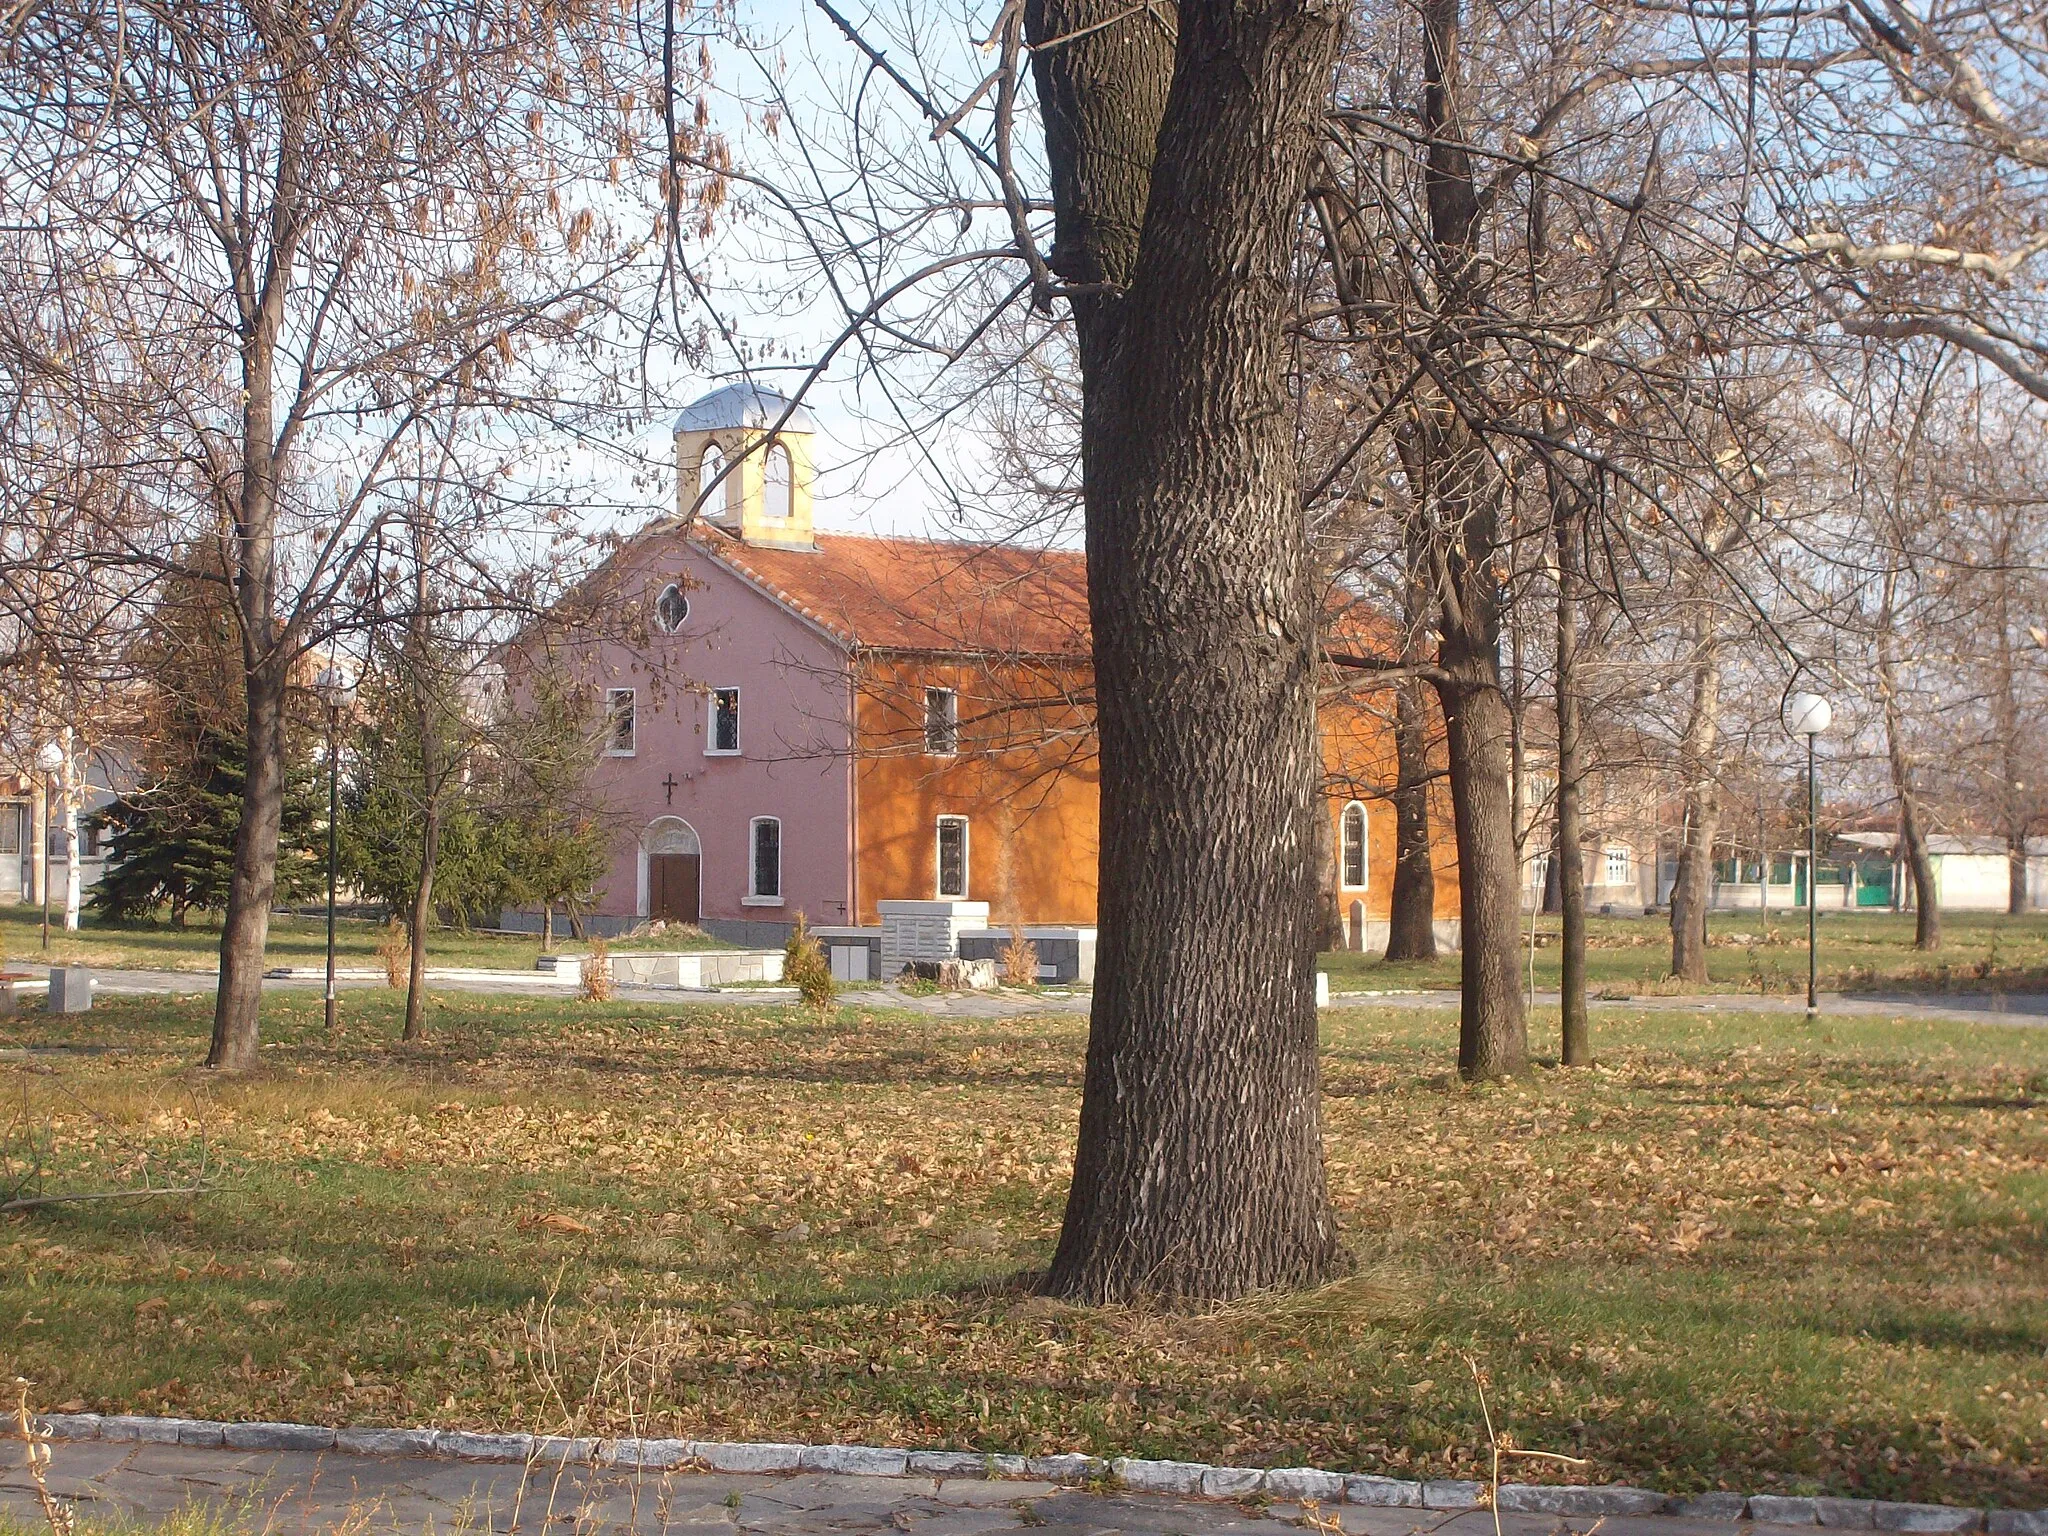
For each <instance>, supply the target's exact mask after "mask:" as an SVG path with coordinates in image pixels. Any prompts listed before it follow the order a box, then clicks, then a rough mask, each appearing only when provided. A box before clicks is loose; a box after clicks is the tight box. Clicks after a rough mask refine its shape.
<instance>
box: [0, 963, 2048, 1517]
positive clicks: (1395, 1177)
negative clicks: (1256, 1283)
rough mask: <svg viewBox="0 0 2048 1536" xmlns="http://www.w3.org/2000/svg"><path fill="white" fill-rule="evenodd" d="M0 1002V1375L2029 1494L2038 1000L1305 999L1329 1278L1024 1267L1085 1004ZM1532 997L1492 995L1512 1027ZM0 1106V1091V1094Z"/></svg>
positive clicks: (1055, 1155) (2046, 1076)
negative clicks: (16, 1184)
mask: <svg viewBox="0 0 2048 1536" xmlns="http://www.w3.org/2000/svg"><path fill="white" fill-rule="evenodd" d="M343 1005H344V1010H345V1013H344V1022H343V1030H342V1033H341V1035H340V1037H339V1038H336V1039H329V1038H327V1037H326V1036H325V1035H324V1033H323V1031H322V1029H321V1026H320V1019H319V1002H318V1000H317V999H314V998H300V997H296V996H277V995H273V996H269V997H266V998H265V999H264V1008H265V1013H266V1020H267V1026H266V1027H267V1033H268V1037H269V1040H268V1043H267V1045H266V1047H265V1049H264V1053H263V1054H264V1061H265V1070H264V1071H263V1072H262V1073H260V1074H259V1075H257V1076H255V1077H253V1078H251V1079H248V1080H239V1081H238V1080H217V1079H212V1078H209V1077H207V1076H205V1075H204V1074H202V1073H199V1072H196V1071H194V1070H193V1069H192V1065H191V1064H192V1063H193V1062H194V1061H196V1060H197V1059H198V1057H199V1056H200V1054H201V1052H202V1049H203V1041H204V1036H205V1031H206V1024H207V1008H208V1006H209V1005H208V1002H207V1000H206V999H204V998H177V999H126V998H119V999H112V1000H109V1001H106V1002H104V1003H102V1004H101V1005H100V1006H98V1007H96V1008H95V1009H94V1010H93V1012H92V1013H90V1014H88V1015H80V1016H73V1017H70V1018H49V1017H45V1016H43V1015H41V1014H28V1015H24V1016H23V1017H21V1018H20V1019H17V1020H13V1021H7V1023H6V1024H5V1025H4V1028H5V1030H7V1031H9V1032H11V1034H12V1035H13V1037H14V1041H13V1042H12V1043H33V1044H38V1045H67V1044H68V1045H90V1046H95V1047H99V1048H101V1049H100V1050H99V1051H98V1052H96V1053H88V1052H84V1051H79V1052H71V1051H58V1052H48V1051H46V1052H37V1053H33V1054H29V1055H26V1056H24V1057H22V1058H19V1059H17V1060H16V1061H15V1062H13V1063H11V1064H8V1070H10V1071H13V1072H18V1073H19V1074H20V1075H19V1077H18V1080H17V1081H16V1082H13V1083H9V1084H6V1085H4V1086H5V1089H6V1091H7V1093H8V1095H9V1102H10V1103H11V1104H13V1105H15V1106H18V1107H19V1111H20V1118H19V1119H18V1120H17V1121H16V1124H15V1128H14V1130H13V1131H12V1132H10V1133H9V1135H10V1145H9V1147H8V1149H7V1156H8V1159H9V1162H10V1165H11V1166H12V1167H13V1168H14V1169H16V1170H17V1176H18V1174H19V1170H20V1169H21V1167H22V1165H23V1164H24V1162H26V1161H29V1160H31V1159H33V1160H36V1161H38V1162H39V1163H40V1166H41V1167H42V1168H43V1170H44V1173H43V1179H42V1184H43V1187H45V1188H48V1189H52V1190H104V1189H116V1188H128V1187H134V1186H136V1185H138V1184H140V1183H141V1182H143V1181H144V1179H145V1178H147V1179H148V1180H151V1181H153V1182H155V1183H157V1184H159V1185H166V1184H168V1185H184V1184H189V1183H193V1182H204V1183H206V1184H208V1185H210V1186H212V1190H211V1192H210V1193H207V1194H204V1195H201V1196H197V1197H188V1196H180V1197H173V1198H163V1199H156V1200H150V1201H142V1202H135V1203H125V1204H124V1203H118V1202H95V1203H79V1204H67V1205H54V1206H47V1207H43V1208H40V1209H37V1210H34V1211H30V1212H22V1213H17V1214H13V1215H9V1216H0V1375H13V1374H15V1373H19V1374H21V1375H23V1376H26V1377H28V1378H29V1379H31V1380H32V1381H33V1382H35V1383H36V1386H35V1389H34V1390H35V1395H36V1398H37V1400H38V1402H39V1403H40V1405H42V1406H44V1407H51V1408H61V1407H67V1406H71V1405H74V1404H75V1405H80V1406H82V1407H84V1408H89V1409H95V1410H102V1411H118V1410H126V1411H133V1412H144V1413H171V1414H183V1415H193V1416H199V1417H212V1418H243V1419H252V1418H254V1419H268V1418H281V1419H298V1420H313V1421H320V1422H329V1423H341V1424H386V1425H410V1424H435V1425H441V1426H467V1427H486V1426H488V1427H497V1428H520V1429H534V1430H569V1429H572V1428H575V1429H582V1430H590V1431H599V1432H622V1431H628V1430H631V1431H635V1432H644V1433H652V1434H664V1435H671V1434H672V1435H683V1436H690V1437H697V1438H721V1439H723V1438H732V1439H780V1440H799V1441H812V1442H817V1441H832V1440H841V1441H857V1442H867V1443H880V1444H893V1445H907V1446H920V1447H922V1446H933V1447H942V1446H951V1447H963V1448H975V1449H980V1450H984V1451H1010V1452H1037V1451H1047V1450H1054V1449H1063V1450H1064V1449H1071V1450H1081V1451H1089V1452H1095V1453H1099V1454H1120V1453H1127V1454H1132V1455H1138V1456H1161V1457H1176V1458H1189V1459H1195V1460H1208V1461H1216V1462H1226V1463H1238V1464H1265V1465H1292V1464H1302V1463H1309V1464H1317V1465H1323V1466H1329V1467H1342V1468H1352V1469H1362V1470H1372V1471H1379V1472H1387V1473H1396V1474H1403V1475H1439V1476H1440V1475H1454V1476H1481V1475H1483V1474H1484V1471H1485V1465H1486V1461H1485V1454H1484V1449H1485V1444H1486V1441H1485V1433H1484V1431H1483V1429H1482V1427H1481V1423H1482V1421H1481V1416H1480V1405H1479V1400H1478V1395H1477V1392H1476V1390H1475V1384H1474V1372H1475V1371H1477V1372H1479V1373H1480V1374H1482V1375H1483V1376H1484V1378H1485V1380H1486V1383H1487V1388H1486V1391H1487V1400H1488V1405H1489V1406H1490V1408H1491V1411H1492V1413H1493V1415H1494V1418H1495V1420H1496V1422H1497V1423H1499V1424H1500V1426H1501V1427H1502V1428H1503V1430H1504V1431H1506V1432H1507V1433H1509V1434H1511V1435H1512V1436H1513V1437H1514V1439H1515V1441H1516V1443H1518V1444H1519V1445H1522V1446H1526V1447H1531V1448H1534V1449H1539V1450H1545V1451H1552V1452H1563V1453H1570V1454H1574V1455H1578V1456H1582V1457H1584V1458H1585V1460H1586V1464H1585V1465H1584V1466H1583V1467H1580V1466H1563V1465H1559V1464H1554V1463H1548V1462H1540V1461H1528V1462H1518V1463H1515V1464H1513V1473H1514V1474H1515V1475H1521V1476H1529V1477H1537V1478H1542V1477H1549V1478H1552V1479H1555V1480H1564V1481H1595V1482H1604V1481H1613V1480H1624V1481H1628V1482H1633V1483H1641V1484H1648V1485H1651V1486H1655V1487H1659V1488H1663V1489H1667V1490H1671V1491H1681V1490H1691V1489H1698V1488H1702V1487H1712V1486H1717V1485H1719V1486H1729V1487H1734V1488H1740V1489H1750V1490H1755V1489H1772V1488H1776V1489H1786V1490H1795V1491H1796V1490H1813V1491H1823V1490H1824V1491H1828V1492H1833V1493H1842V1494H1854V1495H1868V1496H1875V1497H1882V1498H1901V1499H1912V1500H1944V1501H1957V1502H1966V1503H1991V1504H2001V1505H2016V1506H2041V1505H2048V1470H2044V1468H2048V1364H2044V1351H2048V1030H2039V1029H2027V1028H2019V1027H2003V1026H1991V1025H1978V1026H1970V1025H1962V1024H1949V1023H1928V1022H1913V1023H1910V1024H1909V1023H1905V1022H1899V1021H1888V1020H1886V1019H1885V1018H1884V1017H1882V1016H1881V1015H1877V1016H1873V1017H1870V1018H1867V1019H1863V1018H1859V1019H1835V1018H1829V1019H1826V1020H1823V1021H1821V1022H1820V1023H1818V1024H1809V1023H1807V1022H1806V1021H1805V1020H1804V1019H1803V1018H1800V1017H1796V1016H1787V1015H1783V1014H1770V1015H1758V1014H1749V1015H1743V1014H1734V1015H1728V1016H1716V1017H1700V1016H1698V1015H1696V1014H1693V1013H1689V1012H1688V1013H1683V1014H1680V1013H1676V1012H1661V1013H1660V1012H1656V1011H1650V1010H1647V1009H1646V1010H1642V1011H1638V1010H1634V1009H1612V1010H1608V1011H1604V1012H1602V1013H1601V1014H1600V1015H1599V1017H1598V1020H1597V1021H1596V1029H1597V1040H1596V1044H1597V1047H1598V1049H1599V1051H1600V1053H1601V1057H1602V1065H1600V1066H1599V1067H1598V1068H1595V1069H1591V1070H1584V1071H1577V1072H1572V1073H1565V1072H1562V1071H1558V1070H1555V1069H1545V1070H1541V1071H1539V1072H1538V1073H1536V1075H1535V1076H1534V1077H1532V1078H1531V1079H1530V1080H1528V1081H1527V1082H1525V1083H1521V1084H1517V1085H1514V1086H1509V1087H1505V1088H1495V1087H1486V1088H1464V1087H1461V1086H1459V1085H1458V1084H1457V1083H1456V1082H1455V1080H1454V1078H1453V1076H1452V1074H1451V1071H1450V1066H1451V1058H1452V1053H1453V1028H1454V1026H1453V1023H1452V1021H1451V1019H1450V1016H1449V1015H1448V1014H1445V1013H1441V1012H1437V1011H1433V1010H1409V1011H1402V1010H1393V1009H1364V1008H1361V1009H1355V1010H1341V1011H1337V1012H1333V1013H1331V1014H1328V1015H1326V1016H1325V1036H1326V1058H1325V1090H1326V1095H1327V1097H1326V1127H1327V1140H1328V1152H1329V1171H1330V1180H1331V1186H1332V1190H1333V1194H1334V1198H1335V1200H1336V1203H1337V1205H1338V1207H1339V1210H1340V1212H1341V1215H1342V1220H1343V1223H1344V1228H1345V1232H1346V1234H1347V1238H1348V1240H1349V1242H1350V1243H1351V1245H1352V1246H1353V1248H1354V1250H1355V1251H1356V1253H1357V1254H1358V1256H1359V1259H1360V1262H1361V1266H1362V1267H1361V1271H1360V1276H1359V1278H1358V1279H1356V1280H1355V1281H1352V1282H1348V1283H1343V1284H1339V1285H1337V1286H1334V1287H1331V1288H1328V1289H1326V1290H1324V1291H1320V1292H1314V1293H1310V1294H1309V1295H1308V1296H1306V1297H1294V1298H1267V1299H1261V1300H1255V1301H1252V1302H1247V1303H1241V1304H1238V1305H1236V1306H1232V1307H1229V1308H1225V1309H1223V1310H1222V1311H1220V1312H1217V1313H1215V1314H1213V1315H1210V1316H1206V1317H1185V1316H1174V1315H1170V1314H1167V1313H1164V1312H1160V1311H1156V1310H1151V1309H1146V1308H1106V1309H1082V1308H1075V1307H1068V1306H1064V1305H1060V1304H1055V1303H1052V1302H1050V1301H1046V1300H1041V1299H1033V1298H1030V1297H1029V1296H1028V1295H1026V1294H1025V1293H1024V1291H1023V1289H1022V1287H1021V1286H1020V1284H1019V1283H1018V1282H1017V1280H1016V1278H1015V1277H1017V1276H1018V1275H1019V1274H1020V1272H1028V1271H1030V1270H1033V1269H1035V1268H1038V1267H1041V1266H1043V1264H1044V1263H1045V1262H1046V1260H1047V1258H1048V1255H1049V1253H1050V1247H1051V1243H1052V1241H1053V1238H1054V1235H1055V1232H1056V1230H1057V1226H1058V1222H1059V1219H1060V1213H1061V1207H1062V1201H1063V1197H1064V1193H1065V1180H1066V1176H1067V1170H1068V1159H1069V1156H1070V1152H1071V1137H1072V1135H1073V1128H1074V1117H1075V1113H1076V1108H1077V1104H1078V1096H1079V1080H1080V1071H1081V1060H1082V1047H1083V1038H1084V1032H1085V1024H1084V1022H1083V1021H1082V1020H1081V1019H1078V1018H1073V1017H1035V1018H1019V1019H1009V1020H987V1019H947V1018H933V1017H929V1016H922V1015H911V1014H907V1013H896V1012H856V1011H854V1010H851V1009H842V1010H840V1012H839V1013H838V1014H837V1016H836V1017H835V1018H834V1019H833V1020H832V1021H831V1022H829V1023H827V1024H822V1025H821V1024H820V1023H819V1022H818V1021H817V1020H816V1017H815V1015H809V1014H805V1013H800V1012H798V1011H797V1010H795V1009H782V1008H761V1007H754V1008H743V1007H733V1006H717V1007H711V1006H695V1007H691V1006H663V1005H651V1004H609V1005H594V1004H587V1003H575V1002H570V1001H566V1000H561V1001H558V1000H552V999H550V1000H539V999H526V998H492V997H477V996H463V995H456V994H441V995H438V996H437V997H436V999H435V1007H434V1013H433V1023H432V1037H431V1039H430V1041H429V1042H428V1043H427V1044H426V1045H425V1046H423V1047H422V1048H418V1049H412V1050H408V1049H404V1048H401V1047H399V1046H398V1045H397V1044H396V1043H395V1042H394V1041H393V1038H392V1036H393V1034H394V1032H395V1030H394V1025H395V1020H394V1013H393V1002H392V1000H391V998H390V997H389V996H388V995H387V994H384V993H381V992H380V993H375V994H365V993H352V994H349V995H348V996H346V997H345V998H344V1000H343ZM1554 1027H1555V1025H1554V1019H1550V1018H1545V1019H1544V1020H1542V1021H1541V1022H1540V1024H1539V1032H1541V1033H1543V1034H1544V1035H1545V1036H1546V1038H1547V1035H1548V1033H1549V1032H1550V1031H1553V1030H1554ZM10 1112H11V1113H12V1111H10Z"/></svg>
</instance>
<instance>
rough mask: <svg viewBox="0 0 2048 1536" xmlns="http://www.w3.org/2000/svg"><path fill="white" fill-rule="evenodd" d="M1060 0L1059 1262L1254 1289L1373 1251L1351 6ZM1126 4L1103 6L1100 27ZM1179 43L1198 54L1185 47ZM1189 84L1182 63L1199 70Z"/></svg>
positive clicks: (1074, 1272)
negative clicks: (1314, 230)
mask: <svg viewBox="0 0 2048 1536" xmlns="http://www.w3.org/2000/svg"><path fill="white" fill-rule="evenodd" d="M1128 15H1129V13H1128V11H1127V10H1126V9H1125V8H1124V7H1122V6H1121V4H1120V3H1119V0H1030V3H1029V4H1028V6H1027V11H1026V25H1027V27H1028V29H1029V33H1030V36H1031V38H1032V40H1033V41H1034V42H1036V43H1043V42H1048V41H1050V40H1052V39H1054V38H1060V39H1064V41H1062V43H1061V44H1060V46H1058V47H1056V48H1040V49H1038V50H1037V51H1035V52H1034V53H1033V54H1032V65H1033V69H1034V71H1035V72H1036V76H1037V81H1038V89H1039V95H1040V99H1041V103H1042V107H1043V114H1042V115H1043V118H1044V121H1045V125H1046V140H1047V151H1048V160H1049V163H1050V166H1051V170H1052V181H1053V193H1054V198H1053V200H1054V208H1055V213H1056V218H1057V233H1056V241H1055V246H1054V252H1053V261H1052V266H1053V270H1054V271H1055V272H1057V273H1058V274H1059V275H1060V276H1061V277H1062V278H1064V279H1066V280H1067V281H1068V282H1070V283H1074V284H1103V285H1105V286H1104V287H1103V288H1101V289H1098V290H1095V291H1090V292H1084V293H1081V294H1078V295H1076V296H1075V298H1074V300H1073V307H1074V314H1075V319H1076V328H1077V340H1078V343H1079V351H1080V359H1081V374H1082V385H1083V391H1082V402H1083V410H1082V471H1083V473H1082V483H1083V487H1084V493H1085V500H1086V506H1087V548H1088V576H1089V583H1088V584H1089V603H1090V613H1091V619H1092V623H1093V632H1094V662H1095V688H1096V698H1097V713H1098V720H1099V729H1100V735H1101V765H1102V769H1101V771H1102V841H1101V854H1100V858H1101V883H1100V890H1101V902H1100V909H1099V913H1100V916H1099V922H1100V933H1101V947H1100V950H1099V951H1098V958H1097V973H1096V988H1095V997H1094V1005H1093V1009H1092V1011H1091V1016H1090V1028H1089V1039H1088V1058H1087V1069H1086V1074H1085V1078H1084V1082H1083V1087H1082V1101H1081V1125H1080V1137H1079V1142H1078V1145H1077V1148H1076V1152H1075V1161H1074V1178H1073V1184H1072V1187H1071V1189H1070V1191H1069V1193H1068V1198H1067V1210H1066V1218H1065V1222H1064V1224H1063V1226H1062V1228H1061V1232H1060V1241H1059V1247H1058V1250H1057V1252H1056V1253H1055V1254H1054V1257H1053V1262H1052V1269H1051V1273H1050V1274H1049V1276H1048V1277H1047V1286H1048V1289H1049V1290H1051V1291H1052V1292H1053V1293H1055V1294H1059V1295H1064V1296H1072V1297H1076V1298H1080V1299H1083V1300H1087V1301H1091V1302H1109V1301H1122V1300H1127V1299H1129V1298H1131V1297H1134V1296H1138V1295H1141V1294H1152V1295H1159V1296H1165V1297H1175V1298H1214V1297H1229V1296H1235V1295H1240V1294H1242V1293H1244V1292H1247V1291H1251V1290H1257V1289H1260V1288H1264V1287H1268V1286H1278V1285H1304V1284H1310V1283H1313V1282H1315V1281H1318V1280H1321V1279H1324V1278H1326V1277H1327V1276H1329V1275H1331V1274H1333V1273H1335V1272H1337V1271H1339V1270H1340V1269H1342V1268H1343V1267H1344V1266H1345V1264H1346V1262H1347V1259H1346V1255H1345V1253H1344V1250H1343V1248H1342V1247H1341V1246H1340V1244H1339V1242H1338V1236H1337V1227H1336V1219H1335V1214H1334V1212H1333V1211H1332V1209H1331V1206H1330V1201H1329V1194H1328V1189H1327V1185H1326V1182H1325V1177H1324V1172H1323V1161H1322V1117H1321V1097H1320V1093H1321V1091H1320V1083H1319V1074H1318V1061H1317V1042H1316V1013H1315V997H1314V988H1313V970H1314V959H1315V953H1314V933H1313V922H1314V901H1313V897H1314V891H1313V888H1312V883H1313V881H1314V880H1315V875H1316V861H1315V829H1314V825H1313V819H1314V818H1315V817H1316V816H1317V815H1320V814H1322V810H1323V808H1322V805H1321V796H1320V794H1319V789H1320V786H1321V782H1322V771H1321V762H1320V754H1319V748H1318V740H1317V729H1316V711H1315V701H1316V690H1317V686H1318V680H1319V670H1320V664H1321V662H1320V655H1319V645H1318V638H1317V637H1318V624H1317V614H1316V602H1315V597H1314V590H1313V583H1312V572H1311V569H1310V560H1309V552H1308V547H1307V537H1306V529H1305V524H1304V520H1303V517H1302V513H1301V503H1300V491H1299V487H1298V484H1297V477H1296V473H1295V460H1294V448H1293V443H1292V440H1291V437H1290V427H1289V414H1288V412H1287V409H1286V396H1285V389H1284V382H1283V376H1284V364H1285V359H1286V353H1285V341H1284V337H1285V323H1286V318H1287V315H1288V313H1289V308H1290V305H1291V301H1292V284H1291V282H1290V262H1291V257H1292V249H1293V240H1294V233H1295V227H1296V221H1297V218H1298V215H1299V209H1300V205H1301V199H1302V195H1303V192H1304V190H1305V183H1306V172H1307V164H1308V156H1309V151H1310V147H1311V144H1312V142H1313V136H1314V132H1315V125H1316V122H1317V120H1318V115H1319V113H1320V110H1321V106H1322V103H1323V100H1324V97H1325V94H1326V92H1327V90H1328V83H1329V70H1330V67H1331V62H1332V58H1333V55H1334V51H1335V46H1336V40H1337V32H1338V27H1339V24H1340V22H1341V11H1340V10H1339V9H1337V8H1335V7H1330V6H1326V5H1323V4H1319V3H1317V0H1239V3H1236V4H1225V3H1222V0H1186V3H1183V4H1182V5H1181V6H1180V7H1179V8H1178V11H1177V21H1176V30H1177V46H1176V45H1175V44H1170V43H1169V42H1168V41H1167V40H1166V38H1165V35H1164V33H1163V32H1162V30H1161V29H1160V28H1158V27H1156V26H1152V25H1148V24H1145V23H1144V22H1142V21H1141V22H1138V23H1136V24H1126V21H1127V18H1128ZM1096 28H1099V29H1100V30H1094V29H1096ZM1170 47H1171V48H1173V53H1172V55H1171V59H1170V60H1169V52H1168V50H1169V48H1170ZM1169 86H1170V89H1169Z"/></svg>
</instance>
